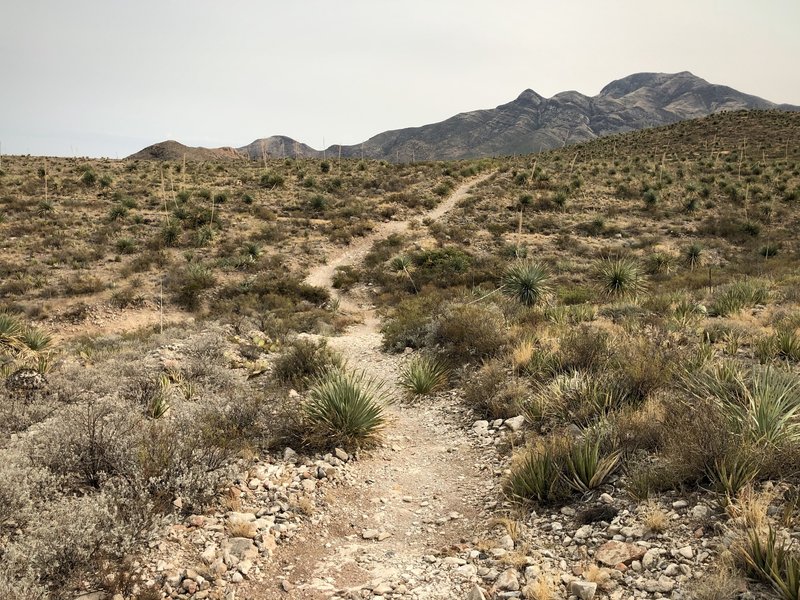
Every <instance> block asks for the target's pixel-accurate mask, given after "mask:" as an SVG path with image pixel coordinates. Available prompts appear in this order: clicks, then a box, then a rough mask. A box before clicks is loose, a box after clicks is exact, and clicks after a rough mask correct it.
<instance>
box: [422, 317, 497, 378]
mask: <svg viewBox="0 0 800 600" xmlns="http://www.w3.org/2000/svg"><path fill="white" fill-rule="evenodd" d="M507 342H508V334H507V333H506V329H505V321H504V318H503V314H502V312H501V311H500V309H499V308H497V306H495V305H493V304H486V305H484V304H450V305H449V306H447V307H446V308H445V309H444V311H443V313H442V314H441V315H440V316H439V317H438V318H437V319H436V320H435V321H434V322H433V323H432V325H431V334H430V344H431V345H432V346H435V347H436V348H438V349H439V351H440V352H441V353H442V355H443V356H444V357H445V358H446V359H447V360H449V361H452V362H458V363H463V362H467V361H470V360H481V359H484V358H488V357H491V356H494V355H496V354H498V353H499V352H500V351H501V350H502V349H503V347H504V346H505V345H506V343H507Z"/></svg>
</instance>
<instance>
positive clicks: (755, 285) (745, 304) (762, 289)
mask: <svg viewBox="0 0 800 600" xmlns="http://www.w3.org/2000/svg"><path fill="white" fill-rule="evenodd" d="M768 299H769V288H768V286H767V284H766V283H765V282H763V281H760V280H757V279H748V280H743V281H736V282H734V283H730V284H728V285H725V286H722V287H721V288H720V289H719V290H718V291H717V293H716V294H715V295H714V298H713V299H712V301H711V305H710V306H709V313H710V314H712V315H714V316H718V317H727V316H728V315H731V314H735V313H738V312H739V311H741V310H742V309H744V308H750V307H753V306H756V305H757V304H765V303H766V302H767V300H768Z"/></svg>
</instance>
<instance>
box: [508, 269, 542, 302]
mask: <svg viewBox="0 0 800 600" xmlns="http://www.w3.org/2000/svg"><path fill="white" fill-rule="evenodd" d="M502 282H503V289H504V291H505V293H506V294H507V295H509V296H511V297H513V298H516V299H517V300H518V301H519V302H520V304H524V305H525V306H534V305H535V304H538V303H539V302H541V301H542V300H543V299H544V297H545V296H546V295H547V294H548V293H549V292H550V274H549V273H548V271H547V269H546V268H545V267H544V265H542V264H540V263H538V262H532V261H527V260H520V261H517V262H515V263H513V264H511V265H509V266H508V267H507V268H506V270H505V273H503V278H502Z"/></svg>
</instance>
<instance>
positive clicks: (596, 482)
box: [565, 434, 620, 492]
mask: <svg viewBox="0 0 800 600" xmlns="http://www.w3.org/2000/svg"><path fill="white" fill-rule="evenodd" d="M602 445H603V439H602V436H601V435H597V434H590V435H588V436H587V437H585V438H584V439H582V440H580V441H577V442H573V443H572V445H571V447H570V449H569V454H568V455H567V473H566V475H565V476H566V479H567V484H568V485H569V486H570V487H571V488H573V489H574V490H576V491H578V492H588V491H589V490H593V489H595V488H596V487H598V486H601V485H603V484H604V483H605V482H606V481H607V480H608V478H609V477H610V476H611V474H612V473H613V472H614V471H615V470H616V468H617V466H618V465H619V459H620V453H619V452H618V451H615V452H611V453H610V454H605V455H604V454H603V452H602Z"/></svg>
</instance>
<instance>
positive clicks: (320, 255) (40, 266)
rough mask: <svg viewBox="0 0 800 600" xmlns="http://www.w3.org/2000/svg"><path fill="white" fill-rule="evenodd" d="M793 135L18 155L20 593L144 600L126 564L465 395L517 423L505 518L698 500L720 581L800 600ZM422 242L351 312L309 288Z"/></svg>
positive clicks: (16, 559)
mask: <svg viewBox="0 0 800 600" xmlns="http://www.w3.org/2000/svg"><path fill="white" fill-rule="evenodd" d="M799 130H800V119H798V116H797V115H796V114H793V113H778V112H764V113H732V114H720V115H715V116H712V117H708V118H706V119H703V120H700V121H695V122H686V123H680V124H677V125H674V126H669V127H666V128H658V129H654V130H646V131H641V132H634V133H630V134H624V135H621V136H613V137H609V138H604V139H600V140H596V141H593V142H590V143H587V144H582V145H579V146H572V147H566V148H563V149H560V150H556V151H552V152H547V153H542V154H538V155H530V156H518V157H507V158H494V159H482V160H479V161H470V162H459V163H435V162H425V163H412V164H388V163H385V162H377V161H358V160H350V159H348V160H341V161H337V160H327V161H325V162H321V161H315V160H295V159H288V160H283V159H282V160H276V159H271V160H264V161H252V162H251V161H220V162H189V163H186V164H184V163H182V162H169V161H167V162H149V161H143V160H127V161H111V160H83V159H48V162H47V169H46V171H44V170H43V169H42V159H40V158H35V157H5V156H4V157H3V171H2V174H0V257H1V258H0V377H2V379H3V383H2V391H0V412H2V417H3V418H2V419H0V435H1V437H0V439H2V444H0V454H2V461H0V556H1V557H2V561H1V566H0V596H2V597H4V598H5V597H8V598H14V599H16V598H20V599H21V598H49V597H55V598H60V597H63V598H72V597H74V596H75V595H76V594H78V593H79V592H84V591H90V590H95V589H103V590H105V591H107V592H109V593H110V594H113V593H121V594H123V595H124V597H138V598H140V599H144V598H149V597H150V596H147V595H146V594H147V593H151V592H152V589H151V588H148V587H147V586H145V585H144V582H142V581H138V580H136V576H137V571H136V569H135V568H134V567H133V566H132V564H133V563H134V562H135V561H136V558H137V557H139V556H140V555H142V554H143V553H145V552H146V551H147V549H148V546H152V545H154V544H155V543H156V541H157V540H159V539H160V538H161V536H163V531H164V528H165V527H166V526H168V525H169V524H171V523H175V522H179V521H180V520H181V519H184V518H186V517H187V516H188V515H196V514H203V513H204V511H213V510H214V507H219V506H220V503H221V502H229V503H230V502H233V501H232V500H225V498H226V497H227V496H226V495H225V494H226V490H227V489H228V488H229V487H230V484H231V479H232V478H233V477H234V474H235V473H236V472H237V470H241V469H243V468H245V469H246V468H248V467H247V466H248V465H252V464H253V461H254V460H256V459H257V458H258V457H259V456H267V455H270V453H276V452H280V451H281V450H282V449H283V448H285V447H286V446H291V447H292V448H294V449H295V450H298V451H300V452H304V453H307V454H309V455H313V454H314V453H330V452H334V451H335V450H336V449H343V450H344V451H345V454H346V453H347V452H361V451H364V452H369V450H370V448H373V447H375V446H376V445H379V444H380V443H381V439H382V435H385V434H386V433H387V431H390V430H391V427H392V422H391V418H390V412H391V409H390V406H391V403H392V402H393V401H397V402H399V403H401V404H403V405H404V406H406V407H407V409H408V410H413V409H414V407H415V406H419V405H420V404H422V405H426V406H427V405H433V404H435V403H437V402H440V401H441V398H442V397H444V396H445V395H448V397H450V396H455V397H457V398H458V401H459V402H460V403H461V404H463V405H464V406H466V407H467V408H468V409H469V410H470V411H471V412H470V415H471V417H470V423H466V422H465V427H466V428H469V427H470V426H471V421H483V420H486V421H488V422H490V423H491V422H494V421H495V420H506V419H513V418H515V417H518V416H522V417H524V423H525V425H524V427H521V428H519V429H518V430H517V429H515V430H514V432H513V436H511V437H510V438H509V440H508V441H509V443H508V444H507V447H500V446H498V450H499V451H500V452H501V454H502V456H503V460H505V461H506V463H505V465H504V469H503V470H502V471H501V472H502V473H503V476H502V483H501V485H500V488H501V495H500V497H499V498H498V499H497V501H498V502H500V503H505V506H506V507H508V511H513V514H516V515H530V514H532V513H533V511H539V512H541V511H545V512H546V511H559V510H561V509H562V508H564V507H567V508H569V507H570V506H572V505H580V503H581V502H584V503H586V502H588V503H592V502H594V501H595V500H596V499H597V498H599V497H600V495H601V494H604V493H606V494H613V495H614V496H619V495H623V496H625V497H626V498H629V499H631V501H632V502H635V503H638V504H640V506H641V507H642V514H643V515H645V517H643V518H644V520H645V521H646V522H647V523H648V527H649V530H651V531H652V532H653V535H654V536H656V535H662V534H663V531H664V530H666V529H667V528H668V526H669V523H668V522H665V517H664V516H663V515H662V514H661V513H660V512H659V509H658V508H657V507H658V506H659V502H661V503H662V504H663V503H664V502H666V501H665V500H664V498H672V497H673V496H674V495H675V494H683V495H686V494H692V495H694V496H695V497H700V498H704V499H706V501H707V503H709V504H713V505H714V506H717V507H719V511H720V515H722V516H723V517H724V518H723V519H722V521H721V523H722V524H721V527H722V528H723V529H724V532H718V533H719V536H718V537H717V538H714V539H715V540H716V542H715V543H717V542H718V544H717V546H719V549H717V548H713V549H709V552H714V553H715V554H714V556H719V557H720V561H722V562H720V565H721V566H720V568H719V569H718V570H719V571H720V573H723V574H726V575H725V577H724V578H723V576H722V575H719V577H720V578H721V579H720V581H719V582H718V584H716V586H715V587H716V589H717V590H721V589H725V586H726V585H729V584H730V582H733V581H735V582H737V583H736V585H737V586H738V585H739V584H740V583H741V582H745V583H742V585H750V586H751V587H752V588H753V589H754V590H755V591H756V592H758V593H761V592H764V593H767V592H766V590H772V591H770V592H768V593H772V594H777V595H778V596H779V597H781V598H785V599H789V598H797V594H798V586H797V582H798V581H800V571H799V570H798V565H799V564H800V559H798V556H800V555H799V554H798V551H799V550H798V547H797V515H796V512H797V501H796V498H797V497H799V496H800V471H799V470H798V464H800V366H799V364H798V361H800V296H798V294H797V291H796V290H797V284H798V273H800V270H799V269H798V266H799V265H800V261H798V251H799V250H800V248H798V240H797V236H796V231H797V230H798V227H800V210H799V209H798V203H800V148H798V146H797V144H796V143H795V140H796V139H797V134H798V132H799ZM478 174H482V175H484V176H485V179H482V180H481V181H480V182H479V183H477V184H476V185H475V187H474V188H472V190H471V191H470V194H469V195H468V196H467V197H466V199H464V200H463V201H461V202H460V203H458V204H457V205H456V206H455V207H454V208H453V209H452V210H451V211H449V212H448V213H446V214H445V215H444V216H442V217H441V218H439V219H435V220H432V219H427V218H425V216H426V214H427V212H428V211H430V210H431V209H433V208H435V207H436V206H437V205H438V204H439V203H440V202H442V201H443V198H446V197H447V196H448V195H449V194H450V193H451V191H452V190H454V189H455V188H456V187H457V186H458V185H460V184H462V183H464V182H465V181H472V180H473V178H474V177H475V176H476V175H478ZM45 183H46V184H47V199H46V200H45V198H44V190H45ZM406 221H408V222H409V227H408V228H407V229H404V230H403V231H402V232H401V233H393V234H392V235H387V236H385V237H381V238H379V239H377V240H376V241H375V242H374V243H373V244H371V246H370V247H369V248H368V251H367V252H366V256H365V257H364V259H363V261H359V262H357V263H354V264H351V265H346V266H345V267H340V268H339V269H337V270H336V271H335V273H334V276H333V287H334V288H335V290H332V289H328V288H323V287H315V286H312V285H310V284H308V283H307V282H306V281H305V279H306V276H307V274H308V272H309V270H310V268H311V267H313V266H315V265H318V264H320V263H323V262H324V261H325V260H326V257H328V256H330V255H331V253H332V252H335V251H336V250H337V249H344V248H348V247H352V246H353V245H355V244H358V243H359V240H362V239H363V238H364V237H365V236H367V235H369V234H370V233H371V232H373V231H375V230H376V228H378V227H379V226H380V225H381V224H384V223H392V222H406ZM339 293H349V294H356V295H360V296H361V297H363V298H367V299H368V300H369V302H370V303H371V304H372V305H374V306H375V307H376V310H377V312H378V314H379V316H380V318H381V325H380V328H381V333H382V343H383V350H384V352H386V353H389V354H400V353H405V354H409V355H410V356H408V357H403V361H404V362H403V363H402V364H403V366H402V368H401V369H400V372H399V377H398V379H397V381H396V382H391V385H389V388H387V385H386V383H385V382H384V383H381V382H379V381H376V380H374V378H372V377H371V376H369V375H367V374H365V373H364V372H363V371H362V370H361V369H360V368H359V367H360V365H357V364H348V362H347V361H346V360H344V359H343V357H342V356H341V354H340V353H339V352H337V350H335V349H334V348H333V347H331V345H330V344H329V343H328V342H327V341H326V339H329V338H335V337H336V336H337V335H339V334H340V333H341V332H343V331H345V330H346V329H347V328H348V327H349V326H351V325H353V324H354V323H356V322H358V321H360V320H361V319H362V317H363V315H360V314H358V313H356V312H354V311H352V310H349V311H348V310H343V308H342V305H341V302H340V301H341V298H340V296H339V295H338V294H339ZM394 387H396V388H397V390H398V391H399V393H396V394H392V393H390V392H392V391H393V389H394ZM520 422H521V421H520ZM494 451H495V448H494V446H492V447H488V448H486V452H494ZM792 498H795V500H794V501H792V500H791V499H792ZM601 516H602V515H601ZM520 518H524V517H520ZM610 519H611V517H609V519H607V520H610ZM596 520H597V521H602V520H606V519H605V518H602V519H601V518H598V519H596ZM237 527H239V528H240V529H241V530H242V531H246V526H244V525H238V526H237ZM54 532H55V533H54ZM237 537H238V536H237ZM245 537H246V536H245ZM723 538H724V539H723ZM725 561H728V562H725ZM723 563H724V564H723ZM723 567H724V568H723ZM598 577H600V576H599V575H598ZM723 579H724V580H723ZM540 581H544V580H540ZM747 582H749V583H747ZM696 583H697V585H696V586H695V587H696V590H695V589H687V590H686V591H687V592H689V593H695V594H697V597H716V596H709V595H705V596H703V595H702V594H709V593H710V592H709V591H708V590H707V589H706V590H705V591H703V588H702V586H701V585H700V583H701V581H700V580H699V579H698V581H697V582H696ZM548 585H549V584H548ZM730 585H733V584H730ZM541 586H545V584H544V583H542V584H541ZM734 587H735V586H734ZM531 589H532V588H531ZM736 589H738V588H736ZM156 593H158V594H159V595H158V596H157V597H161V596H160V592H156ZM137 594H138V596H137ZM531 594H533V592H531ZM154 597H155V596H154ZM527 597H536V596H527ZM726 597H727V596H726ZM731 597H732V596H731Z"/></svg>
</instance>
